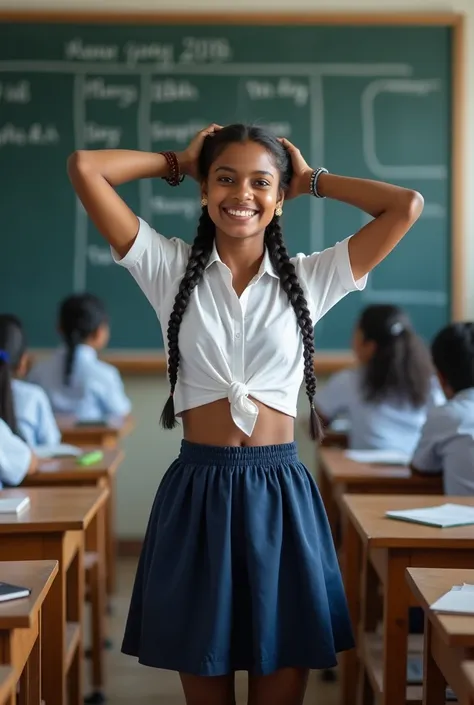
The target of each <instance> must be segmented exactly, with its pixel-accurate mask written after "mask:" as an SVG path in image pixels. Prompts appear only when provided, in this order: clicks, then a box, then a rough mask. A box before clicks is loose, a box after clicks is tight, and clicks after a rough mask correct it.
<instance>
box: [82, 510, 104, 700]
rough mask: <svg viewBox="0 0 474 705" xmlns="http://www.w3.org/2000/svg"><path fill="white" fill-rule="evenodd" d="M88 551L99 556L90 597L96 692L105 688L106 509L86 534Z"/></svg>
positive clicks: (98, 513) (100, 511)
mask: <svg viewBox="0 0 474 705" xmlns="http://www.w3.org/2000/svg"><path fill="white" fill-rule="evenodd" d="M86 544H87V549H88V550H90V551H93V552H94V553H96V554H97V556H98V560H97V562H96V563H95V564H94V565H93V566H92V568H91V570H90V581H89V597H90V603H91V615H92V629H91V638H92V648H91V652H92V687H93V690H94V691H95V692H98V691H99V692H100V691H102V690H103V688H104V664H103V660H104V641H105V602H106V599H105V568H106V566H105V562H106V551H105V507H104V508H103V509H100V510H99V511H98V512H97V513H96V515H95V517H94V519H93V521H92V522H91V523H90V525H89V527H88V529H87V534H86Z"/></svg>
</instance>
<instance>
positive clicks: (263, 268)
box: [206, 240, 280, 281]
mask: <svg viewBox="0 0 474 705" xmlns="http://www.w3.org/2000/svg"><path fill="white" fill-rule="evenodd" d="M214 262H220V263H221V264H224V263H223V261H222V260H221V258H220V257H219V253H218V252H217V247H216V241H215V240H214V243H213V245H212V252H211V256H210V257H209V260H208V262H207V264H206V269H207V268H208V267H210V266H211V264H214ZM225 266H226V265H225V264H224V267H225ZM263 274H269V275H270V276H271V277H274V278H275V279H280V277H279V276H278V274H277V273H276V272H275V269H274V267H273V265H272V263H271V260H270V255H269V254H268V248H267V247H265V254H264V255H263V260H262V262H261V264H260V267H259V270H258V272H257V275H256V277H255V281H258V280H259V279H260V277H261V276H262V275H263Z"/></svg>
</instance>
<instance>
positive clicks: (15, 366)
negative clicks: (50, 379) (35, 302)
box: [0, 314, 61, 447]
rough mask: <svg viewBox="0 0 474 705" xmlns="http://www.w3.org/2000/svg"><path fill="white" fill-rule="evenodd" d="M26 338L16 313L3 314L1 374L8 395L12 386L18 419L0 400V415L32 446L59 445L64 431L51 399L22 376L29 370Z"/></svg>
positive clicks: (0, 330)
mask: <svg viewBox="0 0 474 705" xmlns="http://www.w3.org/2000/svg"><path fill="white" fill-rule="evenodd" d="M26 364H27V354H26V340H25V335H24V332H23V328H22V325H21V322H20V321H19V319H18V318H17V317H16V316H12V315H9V314H1V315H0V378H1V379H2V380H3V382H2V385H3V390H4V395H8V392H7V391H6V390H7V389H8V388H9V387H10V388H11V395H12V403H13V413H14V421H12V422H11V423H10V422H9V421H8V420H7V419H6V418H5V413H6V412H5V409H4V408H3V407H4V405H5V403H7V404H8V403H9V402H6V401H5V399H6V397H4V399H3V401H2V400H0V418H3V419H4V420H5V421H7V423H9V425H11V427H12V429H13V430H14V431H18V434H19V435H20V436H21V438H23V440H24V441H26V443H28V445H29V446H31V447H34V446H38V445H42V444H45V443H46V444H48V445H50V444H51V445H55V444H57V443H59V442H60V440H61V434H60V432H59V429H58V426H57V424H56V421H55V418H54V415H53V411H52V409H51V404H50V403H49V399H48V397H47V396H46V394H45V393H44V391H43V390H42V389H41V387H38V386H37V385H36V384H31V382H25V381H24V380H23V379H20V378H21V377H23V376H24V374H25V372H26Z"/></svg>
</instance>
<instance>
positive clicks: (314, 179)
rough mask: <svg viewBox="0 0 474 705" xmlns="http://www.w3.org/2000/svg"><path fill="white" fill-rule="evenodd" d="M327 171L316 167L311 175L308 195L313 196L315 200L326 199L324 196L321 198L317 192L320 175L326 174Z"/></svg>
mask: <svg viewBox="0 0 474 705" xmlns="http://www.w3.org/2000/svg"><path fill="white" fill-rule="evenodd" d="M328 173H329V172H328V170H327V169H325V168H324V167H323V166H320V167H318V168H317V169H315V170H314V171H313V173H312V174H311V180H310V184H309V189H310V193H311V195H312V196H315V197H316V198H326V196H321V194H320V193H319V191H318V179H319V177H320V176H321V174H328Z"/></svg>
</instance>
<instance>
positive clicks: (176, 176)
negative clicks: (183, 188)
mask: <svg viewBox="0 0 474 705" xmlns="http://www.w3.org/2000/svg"><path fill="white" fill-rule="evenodd" d="M160 154H162V155H163V156H164V158H165V159H166V162H167V164H168V167H169V170H170V175H169V176H163V177H162V178H163V179H164V180H165V181H166V182H167V183H168V184H169V185H170V186H179V185H180V184H181V183H182V182H183V181H184V174H181V173H180V170H179V162H178V157H177V156H176V154H175V153H174V152H160Z"/></svg>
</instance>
